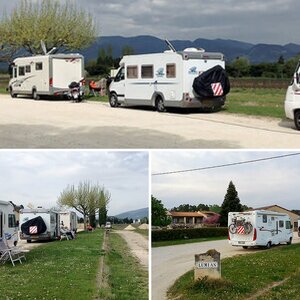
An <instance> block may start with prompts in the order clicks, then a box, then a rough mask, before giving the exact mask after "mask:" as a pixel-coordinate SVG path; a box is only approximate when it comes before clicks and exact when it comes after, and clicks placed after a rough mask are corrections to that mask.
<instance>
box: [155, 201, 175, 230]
mask: <svg viewBox="0 0 300 300" xmlns="http://www.w3.org/2000/svg"><path fill="white" fill-rule="evenodd" d="M151 218H152V225H154V226H167V225H169V224H170V223H171V219H170V218H169V217H168V216H167V209H166V208H165V207H164V205H163V204H162V202H161V201H160V200H158V199H156V198H155V197H153V196H151Z"/></svg>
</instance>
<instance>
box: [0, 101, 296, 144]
mask: <svg viewBox="0 0 300 300" xmlns="http://www.w3.org/2000/svg"><path fill="white" fill-rule="evenodd" d="M299 137H300V132H298V131H296V130H295V129H294V126H293V123H292V122H290V121H282V120H280V119H271V118H258V117H245V116H238V115H230V114H226V113H223V112H218V113H213V114H204V113H196V112H193V113H186V112H183V111H175V112H173V113H157V112H155V111H152V110H149V109H133V108H117V109H113V108H110V107H109V105H108V104H106V103H94V102H89V103H79V104H76V103H70V102H68V101H47V100H41V101H34V100H31V99H25V98H18V99H11V98H10V96H8V95H0V148H81V149H82V148H105V149H107V148H110V149H111V148H146V149H148V148H150V149H152V148H281V149H282V148H300V138H299Z"/></svg>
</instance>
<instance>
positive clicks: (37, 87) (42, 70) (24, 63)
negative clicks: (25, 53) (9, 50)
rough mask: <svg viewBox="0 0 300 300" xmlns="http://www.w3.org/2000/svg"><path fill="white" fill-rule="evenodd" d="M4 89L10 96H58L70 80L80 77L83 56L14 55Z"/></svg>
mask: <svg viewBox="0 0 300 300" xmlns="http://www.w3.org/2000/svg"><path fill="white" fill-rule="evenodd" d="M11 77H12V78H11V79H10V81H9V86H8V90H9V92H10V95H11V97H13V98H14V97H17V96H18V95H30V96H32V98H33V99H36V100H38V99H39V98H40V96H61V95H65V94H67V93H68V91H69V85H70V83H71V82H77V83H78V82H81V84H82V83H83V80H84V58H83V56H82V55H80V54H47V55H38V56H29V57H19V58H16V59H15V60H14V62H13V66H12V74H11Z"/></svg>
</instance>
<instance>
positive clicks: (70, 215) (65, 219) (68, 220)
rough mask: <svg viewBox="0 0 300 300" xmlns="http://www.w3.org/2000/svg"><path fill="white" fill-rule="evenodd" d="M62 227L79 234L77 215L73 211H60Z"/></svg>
mask: <svg viewBox="0 0 300 300" xmlns="http://www.w3.org/2000/svg"><path fill="white" fill-rule="evenodd" d="M59 215H60V226H63V227H64V228H65V227H67V228H68V230H70V231H74V232H77V215H76V213H75V212H73V211H60V212H59Z"/></svg>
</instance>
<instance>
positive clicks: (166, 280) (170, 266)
mask: <svg viewBox="0 0 300 300" xmlns="http://www.w3.org/2000/svg"><path fill="white" fill-rule="evenodd" d="M293 243H300V238H299V237H298V235H297V233H295V234H294V239H293ZM209 249H216V250H217V251H218V252H220V253H221V259H223V258H226V257H231V256H234V255H244V254H248V253H253V252H256V251H264V250H261V249H247V250H245V249H243V248H240V247H233V246H231V245H229V243H228V241H227V240H221V241H210V242H202V243H192V244H185V245H177V246H167V247H158V248H152V300H163V299H166V292H167V290H168V288H169V287H170V286H171V285H172V284H173V283H174V282H175V280H176V279H178V278H179V277H180V276H182V275H183V274H184V273H186V272H188V271H190V270H191V269H193V266H194V262H195V258H194V255H195V254H199V253H205V252H206V251H208V250H209Z"/></svg>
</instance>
